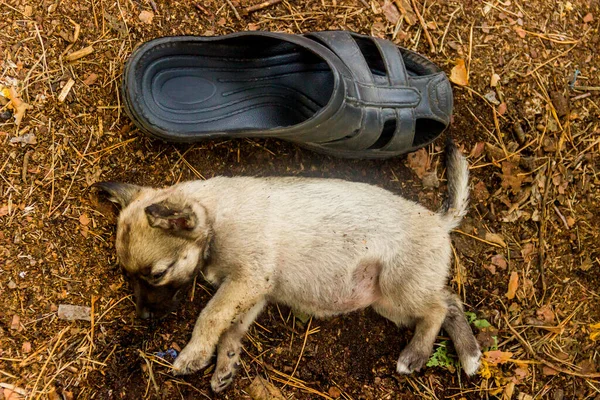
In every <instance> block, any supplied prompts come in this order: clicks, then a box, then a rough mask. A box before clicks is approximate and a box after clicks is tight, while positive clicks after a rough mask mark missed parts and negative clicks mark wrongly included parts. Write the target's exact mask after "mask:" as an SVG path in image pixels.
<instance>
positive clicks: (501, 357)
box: [483, 350, 513, 365]
mask: <svg viewBox="0 0 600 400" xmlns="http://www.w3.org/2000/svg"><path fill="white" fill-rule="evenodd" d="M512 356H513V353H511V352H509V351H506V352H505V351H500V350H491V351H484V352H483V359H484V360H485V361H487V363H488V364H490V365H498V364H504V363H506V362H508V361H509V360H510V359H511V357H512Z"/></svg>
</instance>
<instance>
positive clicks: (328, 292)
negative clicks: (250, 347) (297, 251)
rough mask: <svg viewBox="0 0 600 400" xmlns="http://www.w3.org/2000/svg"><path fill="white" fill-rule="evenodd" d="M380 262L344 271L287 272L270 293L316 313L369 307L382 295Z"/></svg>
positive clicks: (302, 309) (290, 303)
mask: <svg viewBox="0 0 600 400" xmlns="http://www.w3.org/2000/svg"><path fill="white" fill-rule="evenodd" d="M380 273H381V264H380V263H379V262H375V261H363V262H361V263H359V265H358V266H357V267H356V269H355V270H354V271H346V273H344V274H327V273H322V274H320V275H311V276H298V275H296V274H294V275H291V276H284V277H281V279H279V280H278V282H277V285H276V287H275V290H274V291H273V292H272V293H271V294H270V296H269V297H270V299H269V300H271V301H274V302H277V303H282V304H285V305H288V306H290V307H292V308H293V309H296V310H298V311H302V312H304V313H307V314H311V315H314V316H316V317H328V316H333V315H337V314H343V313H348V312H351V311H356V310H360V309H363V308H366V307H369V306H370V305H372V304H373V303H375V302H377V301H378V300H379V299H381V290H380V288H379V275H380Z"/></svg>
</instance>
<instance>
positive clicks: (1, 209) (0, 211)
mask: <svg viewBox="0 0 600 400" xmlns="http://www.w3.org/2000/svg"><path fill="white" fill-rule="evenodd" d="M5 215H8V204H2V205H1V206H0V217H4V216H5Z"/></svg>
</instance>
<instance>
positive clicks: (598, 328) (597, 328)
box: [590, 322, 600, 342]
mask: <svg viewBox="0 0 600 400" xmlns="http://www.w3.org/2000/svg"><path fill="white" fill-rule="evenodd" d="M590 329H591V331H592V332H591V333H590V339H592V340H593V341H594V342H595V341H596V340H600V322H599V323H597V324H593V325H590Z"/></svg>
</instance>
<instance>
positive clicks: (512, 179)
mask: <svg viewBox="0 0 600 400" xmlns="http://www.w3.org/2000/svg"><path fill="white" fill-rule="evenodd" d="M518 173H519V171H518V169H517V166H516V165H515V164H513V163H511V162H508V161H504V162H503V163H502V175H501V177H502V187H503V188H504V189H509V188H510V189H511V191H512V193H513V194H518V193H519V190H520V189H521V184H522V183H523V178H524V177H523V176H519V175H518Z"/></svg>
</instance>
